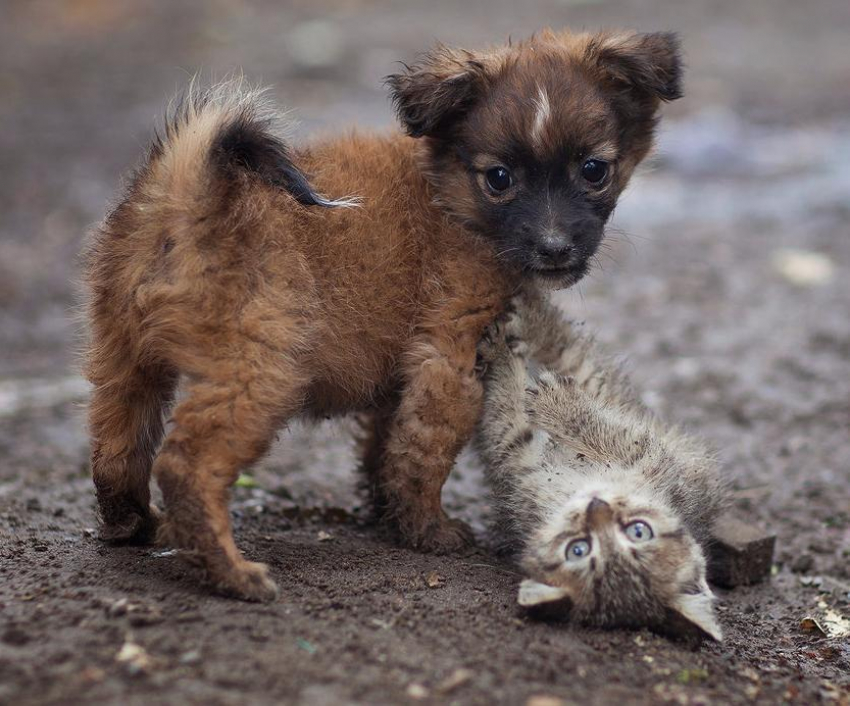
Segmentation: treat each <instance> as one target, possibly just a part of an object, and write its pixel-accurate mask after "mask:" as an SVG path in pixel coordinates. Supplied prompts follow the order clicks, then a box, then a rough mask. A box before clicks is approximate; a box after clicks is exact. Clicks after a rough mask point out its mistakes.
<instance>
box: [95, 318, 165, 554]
mask: <svg viewBox="0 0 850 706" xmlns="http://www.w3.org/2000/svg"><path fill="white" fill-rule="evenodd" d="M116 328H117V327H116ZM113 343H115V342H114V341H113ZM88 373H89V378H90V380H91V381H92V382H93V383H94V391H93V393H92V398H91V402H90V404H89V410H88V417H89V430H90V433H91V439H92V448H91V467H92V477H93V480H94V484H95V489H96V493H97V501H98V506H99V510H100V521H101V528H100V536H101V538H102V539H104V540H106V541H108V542H112V543H131V544H147V543H149V542H152V541H153V540H154V537H155V535H156V529H157V522H158V518H159V511H158V510H157V509H156V508H155V507H154V506H153V505H151V502H150V475H151V464H152V461H153V456H154V454H155V453H156V450H157V447H158V446H159V444H160V442H161V441H162V435H163V414H164V412H165V410H166V409H167V407H168V406H169V405H170V403H171V400H172V396H173V394H174V388H175V385H176V382H177V375H176V373H175V372H174V371H173V370H171V369H170V368H168V367H167V366H165V365H160V364H151V365H147V366H142V365H139V364H137V363H133V362H132V356H131V354H130V351H129V350H128V349H127V348H126V347H125V346H124V345H120V344H117V345H115V346H114V347H109V346H99V347H94V348H93V349H92V352H91V353H90V355H89V365H88Z"/></svg>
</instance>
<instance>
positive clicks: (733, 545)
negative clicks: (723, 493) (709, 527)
mask: <svg viewBox="0 0 850 706" xmlns="http://www.w3.org/2000/svg"><path fill="white" fill-rule="evenodd" d="M775 545H776V535H775V534H767V533H766V532H763V531H762V530H760V529H758V528H756V527H753V526H752V525H748V524H746V523H744V522H741V521H740V520H738V519H737V518H735V517H733V516H732V515H729V514H724V515H722V516H720V517H719V518H718V519H717V521H716V522H715V524H714V530H713V532H712V543H711V548H710V550H709V551H710V556H709V566H708V580H709V581H711V582H712V583H714V584H716V585H718V586H723V587H724V588H734V587H735V586H746V585H749V584H753V583H758V582H759V581H763V580H764V579H766V578H768V577H769V576H770V575H771V566H772V565H773V550H774V547H775Z"/></svg>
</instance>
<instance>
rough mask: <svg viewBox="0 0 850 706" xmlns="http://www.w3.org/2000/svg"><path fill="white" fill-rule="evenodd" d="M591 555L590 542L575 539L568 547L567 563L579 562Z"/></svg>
mask: <svg viewBox="0 0 850 706" xmlns="http://www.w3.org/2000/svg"><path fill="white" fill-rule="evenodd" d="M588 554H590V542H589V541H588V540H586V539H574V540H573V541H572V542H570V543H569V544H568V545H567V551H566V556H567V561H579V560H581V559H584V558H585V557H586V556H587V555H588Z"/></svg>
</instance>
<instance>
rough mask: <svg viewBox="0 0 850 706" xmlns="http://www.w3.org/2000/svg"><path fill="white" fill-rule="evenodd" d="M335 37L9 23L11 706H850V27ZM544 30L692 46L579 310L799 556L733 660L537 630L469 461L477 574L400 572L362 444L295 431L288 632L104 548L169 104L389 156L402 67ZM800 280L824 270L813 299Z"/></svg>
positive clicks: (711, 0) (764, 598) (402, 31)
mask: <svg viewBox="0 0 850 706" xmlns="http://www.w3.org/2000/svg"><path fill="white" fill-rule="evenodd" d="M316 5H317V3H314V2H311V3H307V2H294V3H289V4H287V7H285V8H281V7H279V4H278V3H272V2H263V3H250V4H249V3H242V2H224V1H223V0H222V1H221V2H215V3H201V2H185V3H155V4H154V3H150V4H145V5H142V4H139V3H133V2H129V1H128V2H116V1H111V2H107V1H106V0H102V1H97V0H88V1H85V2H84V1H82V0H76V1H69V2H66V3H62V4H59V3H56V4H53V3H30V2H8V3H6V4H5V7H4V11H3V14H4V21H3V22H2V23H0V64H2V66H3V67H4V72H3V76H2V77H0V117H2V124H3V126H4V130H3V131H2V133H0V164H2V165H3V169H2V170H0V212H2V213H3V219H2V222H0V350H2V351H3V354H2V356H0V459H2V461H0V703H9V704H27V703H80V702H83V701H85V702H87V703H115V704H119V703H120V704H125V703H144V704H150V703H204V704H218V703H281V702H283V703H304V704H311V705H312V704H337V703H401V702H414V701H419V702H423V703H429V702H433V703H444V702H456V703H459V704H468V703H481V704H490V703H524V702H526V701H527V700H528V699H529V698H531V697H534V696H549V697H558V698H561V699H563V700H564V701H565V702H568V703H571V702H575V703H600V704H603V703H646V702H656V703H666V702H669V703H707V702H717V703H724V704H725V703H744V702H754V701H755V702H761V703H780V702H783V701H787V702H792V703H801V704H811V703H819V702H830V701H835V700H838V701H841V700H842V699H843V702H844V703H848V702H850V636H846V635H845V636H844V637H839V636H837V635H835V636H830V635H829V634H827V635H824V634H821V633H819V632H818V630H817V629H814V630H808V631H806V630H804V629H803V626H804V625H805V624H806V623H804V622H803V619H804V618H806V617H812V618H814V619H815V620H816V621H817V622H818V624H819V625H821V626H822V627H823V628H824V630H826V631H827V633H829V632H830V630H835V629H836V628H833V627H831V624H830V623H829V621H828V618H829V616H830V615H833V616H835V615H837V616H839V617H840V616H844V617H845V618H846V617H848V616H850V443H849V442H850V439H848V432H850V312H848V302H850V237H848V236H850V232H848V231H850V226H848V222H850V208H848V201H847V194H848V193H850V166H848V158H850V122H848V121H847V117H846V116H847V109H848V108H850V91H848V90H847V87H848V86H850V53H848V52H847V51H846V36H847V32H848V31H850V5H848V4H847V3H846V0H819V1H818V2H814V3H798V2H794V1H793V0H753V1H752V2H747V3H732V2H725V1H724V0H701V1H700V2H689V3H682V2H675V1H674V0H647V1H646V2H641V3H633V4H630V5H629V7H628V8H621V7H618V5H619V4H618V3H606V2H599V3H596V2H586V0H585V2H582V3H571V2H563V1H559V2H554V0H552V1H551V2H546V1H541V2H537V3H523V4H516V5H515V4H513V3H508V2H496V3H489V2H488V3H484V2H481V3H479V2H470V3H463V5H460V4H456V3H436V4H435V3H418V4H415V5H414V4H409V5H405V6H400V5H399V4H397V3H394V4H393V5H392V6H390V5H389V4H387V5H384V4H382V3H377V2H371V1H369V0H334V1H333V2H327V3H323V4H322V7H321V8H317V7H316ZM143 8H144V9H143ZM545 24H553V25H562V24H572V25H587V26H597V25H606V26H611V25H637V26H639V27H643V28H648V29H649V28H674V29H679V30H681V31H682V32H683V34H684V42H685V46H686V47H687V49H688V52H689V56H688V63H689V65H690V81H689V87H690V91H689V97H688V99H686V101H683V102H682V104H681V105H676V106H672V108H673V109H672V110H671V111H670V115H671V117H672V119H671V120H670V121H669V122H668V124H667V129H666V131H665V134H664V137H663V139H662V142H661V150H660V157H659V159H657V160H656V168H655V170H654V171H652V172H651V173H648V174H646V175H644V176H642V177H639V181H638V183H637V184H636V185H635V187H634V188H633V190H632V191H631V192H630V194H629V195H628V196H627V198H626V199H625V200H624V201H623V202H622V205H621V208H620V211H619V213H618V217H617V224H616V225H617V227H616V228H614V229H612V232H611V237H610V239H609V241H608V242H609V244H610V248H609V250H608V251H607V252H606V255H605V256H603V257H602V258H600V260H601V262H600V269H599V270H597V271H596V272H595V273H594V275H593V276H592V277H590V278H589V279H588V280H587V281H586V282H584V283H583V284H582V285H581V286H580V287H578V288H576V289H575V290H573V291H571V292H567V293H564V294H563V295H562V296H561V299H562V301H563V303H564V306H565V308H566V309H567V310H568V311H569V312H570V313H571V314H572V315H573V316H575V317H578V318H583V319H587V320H588V321H589V324H590V326H591V327H592V328H594V329H596V330H598V331H599V335H600V338H601V339H602V340H603V341H604V342H605V343H606V344H607V345H608V346H609V348H610V349H612V350H614V351H617V352H621V353H624V354H626V355H627V356H628V357H629V359H630V360H631V367H632V369H633V370H634V377H635V379H636V381H637V383H638V384H639V386H640V387H641V388H642V389H643V390H644V391H645V399H646V402H647V403H648V404H649V405H650V406H652V407H653V408H655V409H657V410H658V411H659V412H661V413H662V414H663V415H664V416H666V417H667V418H668V419H672V420H675V421H677V422H679V423H681V424H683V425H685V426H687V427H688V428H689V429H692V430H694V431H696V432H698V433H701V434H702V435H703V436H705V437H706V438H707V439H708V440H709V441H711V442H712V443H713V444H714V445H715V446H716V447H717V448H718V449H719V450H720V453H721V456H722V457H723V460H724V463H725V466H726V467H727V469H728V472H729V473H730V475H731V476H732V478H733V480H734V484H735V486H736V487H737V489H738V490H739V491H740V492H739V500H738V508H737V509H738V514H739V515H741V516H742V517H744V518H746V519H747V520H748V521H749V522H751V523H754V524H757V525H760V526H762V527H766V528H770V530H772V531H774V532H775V533H776V534H777V535H778V542H777V554H776V566H775V575H774V576H773V578H772V580H771V581H770V582H769V583H766V584H762V585H759V586H755V587H750V588H738V589H735V590H732V591H719V595H720V619H721V622H722V624H723V627H724V630H725V632H726V635H727V639H726V641H725V642H724V643H723V644H720V645H714V644H712V645H706V646H704V647H703V648H702V649H700V650H692V649H689V648H687V647H685V646H683V645H680V644H677V643H674V642H670V641H668V640H666V639H664V638H661V637H658V636H655V635H652V634H650V633H647V632H638V633H634V632H619V631H612V632H594V631H589V630H580V629H576V628H574V627H571V626H568V625H566V626H565V625H560V626H558V625H546V624H538V623H531V622H527V621H526V620H524V619H521V618H520V617H519V615H518V613H517V611H516V609H515V601H514V598H515V590H516V585H517V581H518V577H517V575H516V574H515V573H514V571H513V570H512V567H511V566H510V565H509V564H508V563H506V562H505V561H504V560H503V559H501V558H499V557H497V556H495V555H494V554H493V553H492V552H491V551H489V549H488V547H489V546H490V545H491V538H489V537H488V535H487V532H486V518H487V514H488V502H489V501H488V499H487V496H486V493H485V492H484V491H483V490H482V486H481V478H480V470H479V469H478V467H477V464H476V461H475V459H474V458H473V457H472V455H471V454H466V455H465V456H464V459H463V460H462V462H461V464H460V465H459V468H458V471H457V473H456V474H455V476H454V477H453V478H452V480H451V482H450V487H449V488H448V490H447V492H446V502H447V505H448V507H449V508H450V509H451V510H452V511H453V512H454V513H455V514H456V515H458V516H460V517H463V518H464V519H466V520H468V521H470V522H472V524H473V525H474V526H475V528H476V529H477V531H478V535H479V538H480V543H481V548H480V549H478V550H476V551H474V552H470V553H469V554H467V555H465V556H454V557H433V556H423V555H419V554H416V553H413V552H410V551H406V550H403V549H399V548H397V547H395V546H394V545H393V543H392V541H391V538H388V537H384V536H382V535H381V534H380V533H379V532H377V531H376V530H375V529H373V528H371V527H370V526H368V525H367V524H366V523H365V522H363V521H362V519H361V517H362V514H363V513H362V512H361V511H360V510H359V508H358V498H357V495H356V494H355V492H354V488H353V486H354V479H353V477H352V474H351V472H350V469H351V467H352V465H353V461H352V451H351V442H350V437H349V435H348V430H347V427H346V424H345V423H342V424H335V425H332V424H325V425H321V426H319V427H316V428H306V427H301V426H295V427H294V428H293V429H292V430H290V431H287V432H282V433H281V439H280V443H279V444H278V446H277V447H276V448H275V449H274V451H273V452H272V454H270V456H269V458H268V459H266V460H265V461H264V462H263V463H262V464H261V465H260V466H259V467H258V468H256V469H254V470H253V471H252V477H253V479H254V480H255V482H256V483H257V487H241V488H238V489H237V490H236V493H235V501H234V504H233V511H234V518H235V525H236V535H237V541H238V543H239V545H240V546H241V547H243V548H244V550H245V552H246V554H247V555H248V556H249V557H250V558H251V559H255V560H260V561H266V562H268V563H269V564H270V565H271V568H272V573H273V575H274V578H275V579H276V580H277V581H278V583H279V585H280V587H281V589H282V597H281V599H280V600H279V601H278V602H276V603H274V604H272V605H268V606H257V605H250V604H245V603H240V602H236V601H232V600H228V599H224V598H219V597H216V596H213V595H211V594H209V593H208V592H207V591H206V590H204V589H203V588H201V587H200V586H199V584H198V580H197V579H198V577H197V575H196V574H195V573H194V572H193V571H192V570H191V569H189V568H187V567H186V566H185V565H184V564H183V563H182V562H181V561H180V558H179V557H177V556H174V555H173V554H171V553H169V552H168V551H163V549H162V548H156V549H152V548H118V549H116V548H110V547H106V546H104V545H102V544H101V543H99V542H98V540H96V539H95V538H94V536H93V530H92V529H91V528H93V527H94V526H95V519H94V513H93V494H92V488H91V484H90V481H89V479H88V466H87V444H86V435H85V429H84V425H83V421H82V410H81V404H80V403H81V402H83V401H84V399H85V395H86V387H85V385H84V384H83V383H82V382H81V381H80V380H79V378H78V377H76V373H75V367H74V365H75V364H74V355H73V351H74V348H75V346H76V342H77V335H78V330H79V329H78V327H77V325H76V323H75V322H74V319H73V317H72V316H71V315H69V312H71V311H72V308H73V299H74V284H73V282H74V278H75V277H76V273H77V269H76V266H75V265H74V257H75V255H76V253H77V252H78V251H79V248H80V243H81V238H82V234H83V232H84V230H85V228H86V227H87V226H88V225H89V224H91V223H93V222H95V221H96V220H97V219H98V218H99V217H100V215H101V214H102V212H103V208H104V204H105V203H106V200H107V198H108V197H109V195H110V194H111V193H113V191H114V187H115V184H116V181H117V177H118V174H119V173H120V172H121V171H122V170H123V169H124V168H126V166H127V165H129V164H131V163H132V160H133V159H134V158H135V155H136V152H137V151H138V149H139V145H140V143H141V142H142V141H143V140H144V137H145V135H146V134H147V130H148V128H149V125H150V122H151V120H152V119H153V117H155V116H156V115H157V113H158V111H159V109H160V106H161V104H162V103H163V100H164V98H165V96H167V95H168V94H170V93H171V92H172V90H173V89H174V88H175V87H176V86H178V85H179V84H181V83H183V82H184V81H185V77H186V72H187V71H194V70H196V69H204V70H206V71H208V72H215V73H218V74H219V75H220V74H221V73H223V72H224V71H226V70H229V69H231V68H233V67H236V66H242V67H244V69H245V72H246V74H247V75H248V76H249V77H252V78H261V79H263V80H264V81H266V82H268V83H270V84H272V85H273V86H274V90H275V93H276V95H277V96H278V97H280V99H281V100H282V101H283V102H287V103H289V104H290V105H292V106H297V107H298V108H299V113H298V115H299V117H300V118H301V119H302V120H303V121H304V123H305V124H304V126H303V129H302V132H303V133H306V132H309V131H313V130H315V129H333V128H336V127H338V126H342V125H345V124H350V123H354V122H357V123H360V124H365V125H371V126H382V125H388V124H389V123H390V121H391V114H390V109H389V106H388V105H387V101H386V98H385V96H384V94H383V92H382V91H381V89H380V83H379V79H380V76H381V75H383V74H385V73H389V72H390V71H391V70H392V61H393V60H395V59H402V58H403V59H410V58H411V56H412V54H413V53H414V51H415V50H418V49H421V48H424V47H425V46H426V45H427V44H428V43H429V42H430V41H431V39H432V37H440V38H441V39H444V40H446V41H462V42H464V43H468V44H476V43H481V42H485V41H490V40H498V39H500V38H501V37H503V36H504V35H506V34H508V33H512V34H514V35H515V36H518V35H521V34H524V33H527V32H528V31H530V30H532V29H534V28H536V27H539V26H542V25H545ZM788 249H798V250H803V251H805V252H807V253H817V254H819V255H820V256H821V261H823V260H826V266H827V270H823V268H821V270H817V271H815V273H814V275H813V278H812V279H810V280H809V281H808V282H807V283H797V284H795V283H794V277H795V274H797V275H798V274H799V273H800V267H801V265H800V261H799V259H796V260H795V259H794V258H793V257H792V258H791V263H790V266H791V269H792V271H791V272H790V273H789V272H788V269H787V268H785V269H783V267H782V263H783V261H782V260H781V258H782V257H785V259H786V260H787V259H788V258H787V255H788V253H787V252H786V251H787V250H788ZM791 255H792V256H793V255H794V253H793V252H792V253H791ZM786 264H787V263H786ZM830 265H831V271H829V266H830ZM818 273H820V274H818ZM137 648H140V649H141V651H140V650H139V649H137ZM540 703H542V702H540Z"/></svg>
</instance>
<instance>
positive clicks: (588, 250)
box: [534, 229, 602, 271]
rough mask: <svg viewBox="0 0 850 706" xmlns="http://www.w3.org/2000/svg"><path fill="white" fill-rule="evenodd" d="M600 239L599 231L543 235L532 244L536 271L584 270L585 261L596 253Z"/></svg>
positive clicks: (600, 231)
mask: <svg viewBox="0 0 850 706" xmlns="http://www.w3.org/2000/svg"><path fill="white" fill-rule="evenodd" d="M601 239H602V230H601V229H593V230H589V229H588V230H576V231H573V232H564V231H548V232H546V233H543V234H541V235H540V236H539V237H538V238H537V239H536V242H535V243H534V259H535V261H536V262H535V264H536V269H539V270H543V271H546V270H578V269H581V268H584V267H586V266H587V260H588V259H589V258H590V257H591V256H592V255H593V254H594V253H595V252H596V248H597V246H598V245H599V241H600V240H601Z"/></svg>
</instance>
